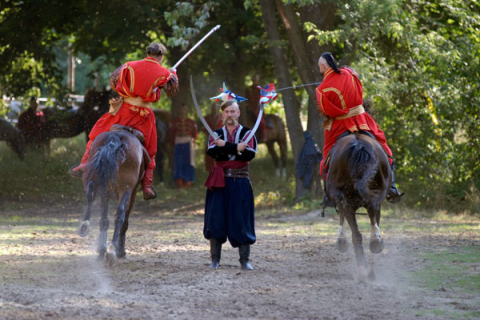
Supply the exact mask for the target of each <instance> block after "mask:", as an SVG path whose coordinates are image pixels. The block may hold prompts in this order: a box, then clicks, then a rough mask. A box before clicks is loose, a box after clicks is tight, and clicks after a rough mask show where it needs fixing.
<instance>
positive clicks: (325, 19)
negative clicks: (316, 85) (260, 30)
mask: <svg viewBox="0 0 480 320" xmlns="http://www.w3.org/2000/svg"><path fill="white" fill-rule="evenodd" d="M336 9H337V7H336V5H335V3H333V2H332V3H322V4H314V5H308V6H302V7H300V8H299V10H298V11H299V12H300V21H301V24H302V25H303V24H304V23H305V22H312V23H315V24H316V26H317V27H318V28H319V29H321V30H331V29H333V28H334V26H335V10H336ZM302 36H303V42H304V43H305V44H306V45H305V49H306V54H307V59H308V64H309V65H311V66H314V68H313V69H312V72H313V79H314V81H312V82H319V81H321V80H323V77H322V75H321V74H320V70H318V59H319V58H320V55H321V54H322V53H323V52H325V51H329V50H331V49H329V47H328V46H326V45H323V46H319V45H318V43H317V42H316V41H307V37H308V35H307V34H306V33H305V32H303V33H302ZM314 109H315V112H313V111H314ZM323 120H324V119H323V117H322V116H320V115H319V113H318V111H317V105H316V102H315V105H314V107H313V106H310V105H309V107H308V126H307V128H308V130H310V128H313V127H315V123H319V124H320V126H319V127H320V128H319V129H320V130H319V132H316V133H313V132H312V135H313V137H314V139H315V141H316V142H317V143H318V145H319V146H320V147H321V148H322V149H323V144H324V132H323V128H322V126H321V124H323ZM312 130H313V129H312Z"/></svg>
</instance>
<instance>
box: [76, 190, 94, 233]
mask: <svg viewBox="0 0 480 320" xmlns="http://www.w3.org/2000/svg"><path fill="white" fill-rule="evenodd" d="M86 194H87V209H86V211H85V217H84V218H83V221H82V223H80V226H79V227H78V235H79V236H80V237H82V238H83V237H85V236H86V235H87V234H88V233H89V232H90V214H91V212H92V204H93V201H94V200H95V183H94V182H93V181H90V182H88V184H87V192H86Z"/></svg>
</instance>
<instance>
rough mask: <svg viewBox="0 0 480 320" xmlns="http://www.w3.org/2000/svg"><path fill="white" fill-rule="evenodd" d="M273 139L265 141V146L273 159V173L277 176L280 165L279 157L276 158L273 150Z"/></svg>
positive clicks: (278, 175)
mask: <svg viewBox="0 0 480 320" xmlns="http://www.w3.org/2000/svg"><path fill="white" fill-rule="evenodd" d="M273 143H274V142H273V141H269V142H267V143H266V144H267V148H268V153H269V154H270V156H271V157H272V160H273V165H274V166H275V173H276V175H277V177H280V167H279V162H280V159H279V158H278V155H277V152H276V151H275V146H274V144H273Z"/></svg>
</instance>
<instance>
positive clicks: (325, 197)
mask: <svg viewBox="0 0 480 320" xmlns="http://www.w3.org/2000/svg"><path fill="white" fill-rule="evenodd" d="M322 207H323V208H324V209H325V208H326V207H332V208H336V205H335V201H333V200H332V199H330V198H329V197H328V194H327V181H326V180H323V200H322Z"/></svg>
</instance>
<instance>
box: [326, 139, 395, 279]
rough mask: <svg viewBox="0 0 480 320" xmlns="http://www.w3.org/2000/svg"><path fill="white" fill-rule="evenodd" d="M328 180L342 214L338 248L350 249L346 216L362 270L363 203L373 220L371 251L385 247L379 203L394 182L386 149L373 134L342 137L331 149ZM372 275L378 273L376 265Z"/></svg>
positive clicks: (342, 250) (329, 191)
mask: <svg viewBox="0 0 480 320" xmlns="http://www.w3.org/2000/svg"><path fill="white" fill-rule="evenodd" d="M326 184H327V185H326V191H327V194H328V197H329V198H330V199H331V200H333V201H334V202H335V204H336V207H337V209H338V213H339V216H340V226H339V229H338V239H337V248H338V249H339V250H340V251H341V252H345V251H346V250H347V247H348V244H347V239H346V234H345V227H344V226H343V223H344V219H347V221H348V224H349V225H350V229H351V230H352V242H353V247H354V251H355V257H356V261H357V265H358V266H359V267H360V270H361V273H363V272H362V271H363V270H364V267H365V253H364V250H363V246H362V234H361V233H360V231H359V230H358V225H357V219H356V216H355V213H356V211H357V209H359V208H360V207H364V208H366V209H367V212H368V217H369V218H370V224H371V239H370V251H371V252H372V253H380V252H381V251H382V250H383V247H384V244H383V240H382V238H381V237H380V206H381V204H382V202H383V200H385V197H386V196H387V191H388V189H389V188H390V186H391V184H392V172H391V168H390V164H389V162H388V158H387V155H386V153H385V151H384V150H383V149H382V147H381V146H380V144H379V143H378V142H377V141H376V140H375V139H374V138H371V137H370V136H368V135H365V134H360V133H355V134H350V135H347V136H345V137H343V138H341V139H339V140H338V141H337V144H336V145H335V146H334V147H333V149H332V152H331V158H330V168H329V170H328V176H327V181H326ZM369 276H370V277H374V276H375V275H374V272H373V269H372V270H371V273H370V275H369Z"/></svg>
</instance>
